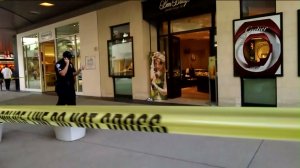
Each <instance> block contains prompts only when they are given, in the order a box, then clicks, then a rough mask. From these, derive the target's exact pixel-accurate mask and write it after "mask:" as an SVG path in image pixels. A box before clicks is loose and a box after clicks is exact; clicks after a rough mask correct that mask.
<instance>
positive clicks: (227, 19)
mask: <svg viewBox="0 0 300 168" xmlns="http://www.w3.org/2000/svg"><path fill="white" fill-rule="evenodd" d="M216 5H217V6H216V24H217V25H216V26H217V38H216V39H217V43H218V48H217V54H218V59H217V66H218V72H217V75H218V94H219V95H218V96H219V105H220V106H240V102H241V84H240V78H239V77H234V76H233V41H232V37H233V33H232V29H233V27H232V21H233V20H234V19H239V17H240V7H239V6H240V2H239V1H217V2H216Z"/></svg>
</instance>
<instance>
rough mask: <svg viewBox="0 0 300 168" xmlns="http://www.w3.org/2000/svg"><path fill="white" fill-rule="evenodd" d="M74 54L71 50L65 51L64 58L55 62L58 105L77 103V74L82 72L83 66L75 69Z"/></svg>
mask: <svg viewBox="0 0 300 168" xmlns="http://www.w3.org/2000/svg"><path fill="white" fill-rule="evenodd" d="M72 56H73V55H72V53H71V52H69V51H65V52H64V53H63V58H62V59H60V60H59V61H57V62H56V63H55V73H56V85H55V91H56V93H57V96H58V101H57V104H56V105H76V93H75V86H74V85H75V76H76V75H78V74H79V73H80V72H81V68H79V69H78V71H76V70H75V67H74V65H73V64H72V61H71V58H72Z"/></svg>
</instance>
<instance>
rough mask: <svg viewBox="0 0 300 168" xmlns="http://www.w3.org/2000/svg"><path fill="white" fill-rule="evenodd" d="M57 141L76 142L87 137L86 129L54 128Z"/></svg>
mask: <svg viewBox="0 0 300 168" xmlns="http://www.w3.org/2000/svg"><path fill="white" fill-rule="evenodd" d="M54 132H55V136H56V139H58V140H61V141H75V140H77V139H80V138H82V137H84V136H85V132H86V128H79V127H54Z"/></svg>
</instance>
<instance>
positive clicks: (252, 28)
mask: <svg viewBox="0 0 300 168" xmlns="http://www.w3.org/2000/svg"><path fill="white" fill-rule="evenodd" d="M268 28H269V27H267V26H266V27H262V26H257V27H256V26H249V27H247V28H246V30H245V32H251V31H261V32H265V31H266V30H267V29H268Z"/></svg>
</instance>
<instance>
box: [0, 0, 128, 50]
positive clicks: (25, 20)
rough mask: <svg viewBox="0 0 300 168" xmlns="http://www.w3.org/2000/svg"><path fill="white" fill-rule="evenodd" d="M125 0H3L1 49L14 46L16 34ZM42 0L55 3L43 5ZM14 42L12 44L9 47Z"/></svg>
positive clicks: (1, 9) (0, 24) (0, 29)
mask: <svg viewBox="0 0 300 168" xmlns="http://www.w3.org/2000/svg"><path fill="white" fill-rule="evenodd" d="M123 1H125V0H118V1H115V0H49V1H41V0H0V18H1V21H0V52H2V51H3V50H4V49H3V47H6V49H5V50H7V48H12V47H11V45H12V44H11V41H12V37H13V36H14V35H15V34H17V33H20V32H24V31H28V30H31V29H34V28H37V27H41V26H44V25H47V24H51V23H54V22H58V21H61V20H64V19H67V18H70V17H74V16H78V15H81V14H83V13H87V12H90V11H95V10H98V9H101V8H104V7H107V6H110V5H113V4H116V3H120V2H123ZM41 2H51V3H53V4H54V6H51V7H43V6H40V3H41ZM8 46H10V47H8Z"/></svg>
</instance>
